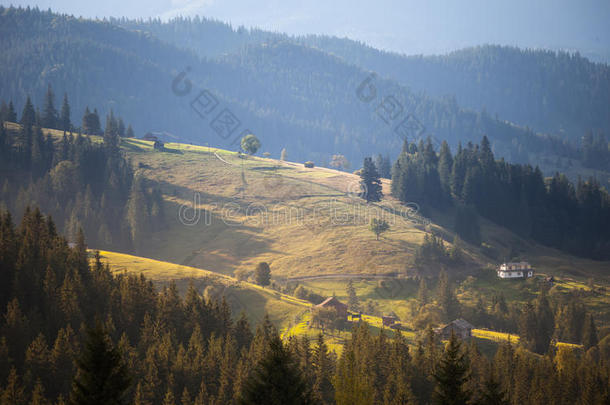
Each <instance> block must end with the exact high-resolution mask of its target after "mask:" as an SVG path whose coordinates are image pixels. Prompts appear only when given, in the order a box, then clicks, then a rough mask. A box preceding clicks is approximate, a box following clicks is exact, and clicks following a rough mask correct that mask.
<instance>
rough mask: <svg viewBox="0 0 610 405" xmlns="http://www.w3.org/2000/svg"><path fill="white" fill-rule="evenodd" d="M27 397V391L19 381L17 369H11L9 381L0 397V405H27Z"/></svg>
mask: <svg viewBox="0 0 610 405" xmlns="http://www.w3.org/2000/svg"><path fill="white" fill-rule="evenodd" d="M25 404H26V397H25V390H24V388H23V385H21V382H20V381H19V375H18V374H17V370H16V369H15V367H12V368H11V371H10V372H9V375H8V381H7V383H6V386H5V387H4V390H3V391H2V395H1V396H0V405H25Z"/></svg>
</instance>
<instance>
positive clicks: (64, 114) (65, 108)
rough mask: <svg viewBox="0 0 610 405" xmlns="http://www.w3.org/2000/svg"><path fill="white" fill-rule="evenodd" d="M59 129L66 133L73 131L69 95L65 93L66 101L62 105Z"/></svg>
mask: <svg viewBox="0 0 610 405" xmlns="http://www.w3.org/2000/svg"><path fill="white" fill-rule="evenodd" d="M59 129H63V130H64V131H70V130H72V121H71V120H70V104H68V93H64V101H63V102H62V104H61V113H60V118H59Z"/></svg>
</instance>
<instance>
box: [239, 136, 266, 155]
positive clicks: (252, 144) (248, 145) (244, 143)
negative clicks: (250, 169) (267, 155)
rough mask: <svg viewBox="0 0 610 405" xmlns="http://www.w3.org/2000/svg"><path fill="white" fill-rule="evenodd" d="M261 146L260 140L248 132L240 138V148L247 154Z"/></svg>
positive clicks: (254, 151) (251, 153)
mask: <svg viewBox="0 0 610 405" xmlns="http://www.w3.org/2000/svg"><path fill="white" fill-rule="evenodd" d="M260 147H261V141H259V140H258V138H257V137H256V136H254V135H252V134H248V135H246V136H244V137H243V138H241V148H242V149H243V150H244V152H246V153H247V154H248V155H254V154H255V153H256V151H257V150H258V149H259V148H260Z"/></svg>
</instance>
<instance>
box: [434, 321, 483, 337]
mask: <svg viewBox="0 0 610 405" xmlns="http://www.w3.org/2000/svg"><path fill="white" fill-rule="evenodd" d="M472 329H474V326H472V325H471V324H470V322H468V321H466V320H464V319H462V318H460V319H456V320H454V321H451V322H449V323H448V324H447V325H445V326H442V327H440V328H436V329H434V332H436V334H438V335H439V336H440V338H441V339H449V337H450V336H451V331H453V333H455V335H456V336H457V337H459V338H461V339H468V338H470V337H471V336H472Z"/></svg>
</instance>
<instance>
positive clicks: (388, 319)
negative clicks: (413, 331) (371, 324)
mask: <svg viewBox="0 0 610 405" xmlns="http://www.w3.org/2000/svg"><path fill="white" fill-rule="evenodd" d="M396 321H398V318H397V317H395V316H393V315H387V316H382V317H381V323H383V326H392V325H394V323H395V322H396Z"/></svg>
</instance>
